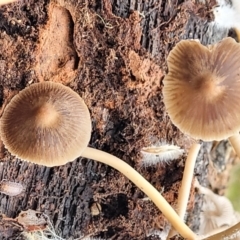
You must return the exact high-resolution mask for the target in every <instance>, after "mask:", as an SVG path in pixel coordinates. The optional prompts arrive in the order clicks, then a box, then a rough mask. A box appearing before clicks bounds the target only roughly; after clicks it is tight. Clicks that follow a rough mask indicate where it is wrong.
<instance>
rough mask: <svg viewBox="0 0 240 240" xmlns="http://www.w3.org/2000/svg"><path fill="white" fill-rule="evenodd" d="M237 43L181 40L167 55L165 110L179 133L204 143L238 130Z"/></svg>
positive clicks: (239, 78) (239, 80)
mask: <svg viewBox="0 0 240 240" xmlns="http://www.w3.org/2000/svg"><path fill="white" fill-rule="evenodd" d="M239 56H240V44H239V43H236V42H235V40H233V39H232V38H225V39H224V40H222V41H221V42H219V43H217V44H215V45H212V46H207V47H206V46H203V45H201V44H200V43H199V42H196V41H193V40H182V41H181V42H179V43H178V44H177V45H176V47H175V48H174V49H173V50H172V51H171V52H170V54H169V56H168V59H167V62H168V69H169V73H168V74H167V75H166V77H165V78H164V81H163V82H164V88H163V97H164V103H165V106H166V110H167V112H168V114H169V116H170V118H171V120H172V122H173V124H174V125H176V126H177V127H178V128H179V129H180V130H181V131H182V132H183V133H185V134H189V135H190V136H191V137H193V138H195V139H202V140H204V141H212V140H222V139H224V138H228V137H230V136H232V135H234V134H237V133H238V132H239V130H240V111H239V110H240V60H239Z"/></svg>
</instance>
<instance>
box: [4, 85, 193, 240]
mask: <svg viewBox="0 0 240 240" xmlns="http://www.w3.org/2000/svg"><path fill="white" fill-rule="evenodd" d="M0 131H1V137H2V140H3V142H4V144H5V146H6V148H7V149H8V150H9V151H10V152H11V153H12V154H13V155H16V156H18V157H19V158H21V159H23V160H27V161H30V162H33V163H37V164H41V165H45V166H59V165H63V164H65V163H67V162H69V161H73V160H74V159H75V158H77V157H79V156H81V157H85V158H90V159H93V160H96V161H99V162H102V163H104V164H107V165H109V166H111V167H113V168H115V169H117V170H118V171H120V172H121V173H122V174H124V175H125V176H126V177H127V178H128V179H129V180H131V181H132V182H133V183H134V184H136V186H138V187H139V188H140V189H141V190H142V191H143V192H144V193H145V194H146V195H147V196H148V197H149V198H150V199H151V200H152V201H153V202H154V203H155V204H156V206H157V207H158V208H159V209H160V211H161V212H162V213H163V215H165V217H166V218H167V219H168V220H169V222H170V223H171V224H172V225H173V226H174V228H175V229H176V230H177V231H178V232H179V233H180V234H181V235H182V236H183V237H185V238H188V239H195V236H196V235H195V234H194V232H193V231H192V230H191V229H190V228H189V227H188V226H187V225H186V224H184V222H183V221H182V220H181V219H180V218H179V216H178V215H177V213H176V212H175V211H174V210H173V208H172V207H171V206H170V205H169V204H168V202H167V201H166V200H165V199H164V198H163V196H162V195H161V194H160V193H159V192H158V190H157V189H156V188H154V187H153V186H152V185H151V184H150V183H149V182H148V181H147V180H146V179H145V178H144V177H143V176H142V175H141V174H139V173H138V172H137V171H136V170H134V169H133V168H132V167H131V166H130V165H128V164H127V163H126V162H124V161H123V160H121V159H119V158H117V157H115V156H113V155H111V154H108V153H106V152H103V151H100V150H97V149H93V148H90V147H87V145H88V142H89V139H90V134H91V120H90V115H89V111H88V109H87V106H86V105H85V104H84V102H83V100H82V98H80V97H79V96H78V94H77V93H75V92H74V91H72V90H71V89H70V88H68V87H65V86H63V85H61V84H58V83H53V82H41V83H36V84H33V85H31V86H30V87H28V88H26V89H24V90H23V91H21V92H20V93H19V94H18V95H16V96H15V97H14V98H13V99H12V101H11V102H10V103H9V104H8V106H7V107H6V109H5V111H4V113H3V116H2V119H1V122H0Z"/></svg>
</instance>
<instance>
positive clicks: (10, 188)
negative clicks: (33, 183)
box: [0, 179, 24, 197]
mask: <svg viewBox="0 0 240 240" xmlns="http://www.w3.org/2000/svg"><path fill="white" fill-rule="evenodd" d="M23 191H24V186H23V185H22V184H21V183H16V182H10V181H7V180H6V179H4V180H2V181H1V182H0V192H1V193H3V194H6V195H8V196H11V197H14V196H17V195H19V194H21V193H22V192H23Z"/></svg>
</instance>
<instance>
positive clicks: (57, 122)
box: [0, 82, 91, 167]
mask: <svg viewBox="0 0 240 240" xmlns="http://www.w3.org/2000/svg"><path fill="white" fill-rule="evenodd" d="M0 133H1V138H2V140H3V143H4V145H5V147H6V148H7V149H8V150H9V152H10V153H11V154H13V155H15V156H17V157H18V158H20V159H22V160H26V161H29V162H33V163H36V164H40V165H44V166H48V167H52V166H59V165H63V164H66V163H67V162H69V161H73V160H74V159H76V158H77V157H79V156H80V155H81V153H82V152H83V150H84V149H85V148H86V147H87V145H88V143H89V140H90V135H91V119H90V114H89V111H88V108H87V106H86V105H85V103H84V101H83V99H82V98H81V97H80V96H79V95H78V94H77V93H76V92H74V91H73V90H71V89H70V88H69V87H66V86H64V85H62V84H59V83H53V82H42V83H36V84H32V85H31V86H30V87H27V88H25V89H24V90H22V91H21V92H20V93H19V94H17V95H16V96H15V97H14V98H13V99H12V100H11V102H10V103H9V104H8V105H7V107H6V109H5V111H4V113H3V116H2V119H1V121H0Z"/></svg>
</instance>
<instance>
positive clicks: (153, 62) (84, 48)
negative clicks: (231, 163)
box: [0, 0, 228, 240]
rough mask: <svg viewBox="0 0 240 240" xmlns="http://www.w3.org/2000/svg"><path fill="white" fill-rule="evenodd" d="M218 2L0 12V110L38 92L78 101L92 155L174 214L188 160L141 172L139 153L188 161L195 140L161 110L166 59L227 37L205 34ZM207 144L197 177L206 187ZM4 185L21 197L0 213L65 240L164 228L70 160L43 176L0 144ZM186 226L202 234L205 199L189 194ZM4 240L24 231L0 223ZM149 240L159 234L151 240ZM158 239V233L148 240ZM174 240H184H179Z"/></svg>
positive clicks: (93, 170)
mask: <svg viewBox="0 0 240 240" xmlns="http://www.w3.org/2000/svg"><path fill="white" fill-rule="evenodd" d="M214 4H215V1H207V4H206V5H201V4H200V3H194V2H193V1H190V0H186V1H178V0H171V1H167V0H166V1H165V0H152V1H143V0H142V1H141V0H139V1H135V0H129V1H121V0H113V1H110V0H101V1H95V0H88V1H81V0H78V1H75V0H39V1H37V0H20V1H19V2H16V3H12V4H9V5H4V6H1V7H0V46H1V54H0V70H1V75H0V106H2V111H3V110H4V107H5V106H6V104H8V102H9V101H10V100H11V98H12V97H13V96H14V95H15V94H17V93H18V92H19V91H20V90H22V89H24V88H26V87H27V86H29V85H31V84H32V83H35V82H41V81H55V82H60V83H62V84H65V85H67V86H69V87H71V88H72V89H73V90H74V91H76V92H77V93H79V95H80V96H81V97H82V98H83V99H84V101H85V103H86V104H87V106H88V107H89V110H90V113H91V118H92V125H93V129H92V137H91V141H90V146H92V147H94V148H97V149H101V150H104V151H106V152H108V153H111V154H113V155H115V156H117V157H119V158H121V159H123V160H124V161H126V162H127V163H129V164H130V165H131V166H132V167H134V168H135V169H136V170H138V171H139V172H140V173H141V174H142V175H143V176H144V177H145V178H146V179H147V180H148V181H150V182H151V183H152V184H153V185H154V186H155V187H156V188H157V189H158V190H159V191H161V192H162V194H163V196H164V197H165V198H166V200H167V201H168V202H169V203H170V204H171V205H172V206H173V207H176V200H177V196H178V190H179V187H180V184H181V179H182V173H183V168H184V162H185V159H186V154H185V155H184V156H183V157H182V158H181V159H178V160H174V161H171V162H168V163H162V164H158V165H156V166H149V167H144V168H143V167H142V166H141V159H142V156H141V153H140V151H141V149H142V148H143V147H146V146H149V145H151V144H154V143H157V142H159V141H160V142H168V143H173V144H176V145H178V146H180V147H182V148H183V149H184V150H186V152H187V151H188V149H189V147H190V146H191V144H192V143H193V140H192V139H191V138H190V137H188V136H185V135H184V134H182V133H181V132H180V131H179V130H178V129H177V128H176V127H175V126H174V125H173V124H172V123H171V121H170V119H169V117H168V116H167V114H166V112H165V107H164V104H163V99H162V94H161V90H162V79H163V77H164V75H165V74H166V72H167V64H166V58H167V56H168V53H169V52H170V50H171V49H172V48H173V47H174V46H175V45H176V43H177V42H179V41H180V40H181V39H189V38H190V39H192V38H197V39H199V40H200V41H201V42H202V43H203V44H210V43H213V42H217V41H219V40H220V39H222V38H223V37H225V36H227V35H228V32H227V31H224V30H222V31H220V30H218V29H216V28H215V27H213V26H212V25H211V24H210V21H211V20H212V16H211V14H210V11H209V10H211V8H212V6H213V5H214ZM209 147H211V144H206V143H205V144H203V146H202V148H201V152H200V154H199V157H198V160H197V163H196V168H195V175H196V176H197V177H198V179H199V181H200V183H204V184H207V182H208V180H207V165H208V162H209V157H208V154H207V153H208V150H209ZM0 158H1V165H0V179H7V180H8V181H12V182H17V183H21V184H22V185H24V188H25V191H24V193H22V194H20V195H18V196H12V197H11V196H8V195H5V194H0V203H1V205H0V210H1V213H2V214H4V215H5V216H7V217H8V218H15V217H16V216H17V215H18V214H19V213H20V212H21V211H25V210H28V209H32V210H37V211H39V212H42V213H45V214H46V215H47V216H49V218H50V220H51V222H52V224H53V226H54V228H55V231H56V233H57V234H58V235H59V236H61V237H62V238H64V239H69V240H71V239H77V238H80V237H84V236H85V237H86V236H89V237H97V238H101V239H115V240H120V239H139V240H143V239H146V240H147V239H149V240H150V239H161V237H160V236H159V232H161V231H164V230H166V229H168V228H169V225H168V222H167V220H166V219H165V218H164V216H163V215H162V214H161V213H160V212H159V210H158V209H157V208H156V207H155V206H154V204H153V203H152V202H151V201H149V200H147V199H146V196H145V195H144V194H143V193H142V192H141V191H140V190H139V189H138V188H137V187H136V186H135V185H133V184H132V183H131V182H130V181H129V180H128V179H127V178H125V177H124V176H123V175H122V174H120V173H118V172H117V171H115V170H113V169H112V168H110V167H108V166H106V165H103V164H99V163H97V162H95V161H92V160H88V159H83V158H78V159H77V160H75V161H73V162H71V163H68V164H66V165H65V166H61V167H54V168H47V167H43V166H38V165H34V164H31V163H27V162H24V161H21V160H19V159H17V158H16V157H13V156H11V154H10V153H9V152H8V151H7V150H6V149H4V147H3V144H2V143H1V144H0ZM188 210H189V212H188V218H187V223H188V225H189V226H190V227H191V228H192V229H194V230H197V229H198V225H199V219H198V218H197V217H196V216H199V213H200V211H201V197H200V196H198V195H197V194H195V192H194V189H193V188H192V191H191V196H190V201H189V205H188ZM0 221H1V223H0V230H1V231H0V238H1V239H22V238H23V237H22V235H21V232H22V231H23V229H22V227H21V226H19V227H18V226H17V225H16V224H11V221H4V217H2V220H0ZM154 233H155V234H154ZM156 233H157V234H156ZM23 239H24V238H23ZM176 239H180V237H177V238H176Z"/></svg>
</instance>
